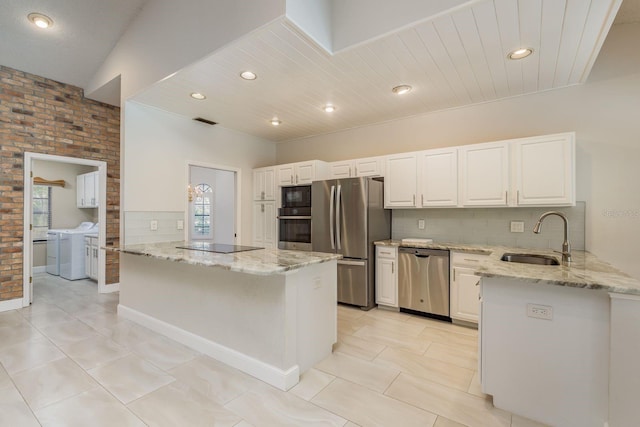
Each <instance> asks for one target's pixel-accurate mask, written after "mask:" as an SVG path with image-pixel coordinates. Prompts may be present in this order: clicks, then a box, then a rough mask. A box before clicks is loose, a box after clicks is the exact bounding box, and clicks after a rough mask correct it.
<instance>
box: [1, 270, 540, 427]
mask: <svg viewBox="0 0 640 427" xmlns="http://www.w3.org/2000/svg"><path fill="white" fill-rule="evenodd" d="M117 303H118V295H117V294H109V295H100V294H98V293H97V288H96V284H95V283H93V282H90V281H84V280H81V281H74V282H69V281H67V280H63V279H60V278H56V277H54V276H50V275H47V274H40V275H37V276H36V278H35V290H34V303H33V304H32V306H31V307H28V308H25V309H22V310H16V311H11V312H5V313H0V364H1V366H0V426H32V425H33V426H38V425H41V426H65V427H68V426H83V427H84V426H88V425H90V426H92V427H95V426H118V427H122V426H145V425H147V426H172V427H174V426H188V427H192V426H237V427H248V426H255V427H259V426H278V427H280V426H346V427H354V426H393V427H395V426H403V427H405V426H419V427H429V426H435V427H460V426H469V427H471V426H507V427H508V426H512V427H536V426H537V427H539V426H540V424H537V423H535V422H532V421H530V420H526V419H523V418H521V417H518V416H516V415H512V414H510V413H507V412H505V411H501V410H498V409H495V408H494V407H493V406H492V404H491V400H490V399H489V398H488V397H487V396H484V395H483V394H482V392H481V390H480V385H479V384H478V375H477V360H478V356H477V346H476V341H477V336H478V334H477V331H476V330H474V329H469V328H464V327H460V326H455V325H451V324H448V323H444V322H438V321H434V320H429V319H426V318H422V317H419V316H411V315H407V314H403V313H395V312H390V311H385V310H379V309H374V310H371V311H369V312H364V311H361V310H359V309H355V308H349V307H344V306H339V308H338V334H339V339H338V343H337V344H336V346H335V350H334V353H333V354H332V355H331V356H329V357H328V358H326V359H325V360H323V361H322V362H320V363H318V364H317V365H316V366H315V367H314V368H313V369H311V370H309V371H308V372H306V373H305V374H304V375H303V376H302V378H301V381H300V383H299V384H298V385H296V386H295V387H294V388H292V389H291V390H289V392H286V393H285V392H282V391H280V390H277V389H275V388H273V387H271V386H269V385H267V384H265V383H263V382H261V381H259V380H256V379H254V378H252V377H250V376H248V375H246V374H244V373H242V372H240V371H237V370H235V369H233V368H230V367H228V366H226V365H224V364H222V363H220V362H217V361H215V360H213V359H211V358H209V357H207V356H204V355H202V354H198V353H196V352H194V351H192V350H191V349H189V348H186V347H184V346H182V345H180V344H178V343H176V342H174V341H171V340H169V339H167V338H165V337H162V336H160V335H158V334H156V333H154V332H152V331H150V330H148V329H145V328H143V327H141V326H138V325H136V324H133V323H131V322H128V321H126V320H123V319H118V317H117V315H116V307H117Z"/></svg>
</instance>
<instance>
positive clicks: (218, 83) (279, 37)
mask: <svg viewBox="0 0 640 427" xmlns="http://www.w3.org/2000/svg"><path fill="white" fill-rule="evenodd" d="M618 5H619V2H618V1H617V0H520V1H516V0H484V1H482V0H481V1H477V0H476V1H470V2H467V4H466V6H464V7H457V8H455V9H452V10H451V12H450V13H444V14H439V15H437V16H436V17H435V18H433V19H430V18H426V19H423V20H421V21H419V22H417V23H415V24H413V25H411V26H409V27H404V28H403V29H401V30H400V31H397V32H395V33H390V34H387V35H385V36H384V37H381V38H376V39H374V40H373V41H372V42H369V43H364V44H358V45H356V46H355V47H353V48H350V49H345V50H342V51H340V52H338V53H336V54H335V55H331V54H329V53H327V52H326V51H325V50H324V49H322V48H320V47H319V46H318V45H316V44H314V43H313V42H311V41H310V38H309V37H307V36H306V34H305V33H304V32H302V31H301V30H300V29H298V28H297V27H296V26H295V25H293V24H292V23H291V22H290V21H288V20H287V19H284V18H283V19H282V20H281V21H279V22H275V23H273V24H272V25H270V26H269V27H268V28H264V29H262V30H261V31H259V32H257V33H254V34H252V35H250V36H248V37H246V38H244V39H242V40H239V41H237V42H236V43H234V44H233V45H232V46H228V47H227V48H225V49H223V50H221V51H219V52H217V53H216V54H215V55H213V56H211V57H209V58H207V59H205V60H203V61H201V62H199V63H198V64H195V65H193V66H191V67H188V68H187V69H185V70H183V71H181V72H179V73H177V74H176V75H174V76H172V77H171V78H169V79H166V80H164V81H162V82H160V83H159V84H157V85H155V86H153V87H151V88H149V89H148V90H146V91H145V92H143V93H142V94H140V95H138V96H136V100H137V101H139V102H142V103H144V104H148V105H152V106H155V107H158V108H161V109H164V110H168V111H173V112H176V113H178V114H182V115H185V116H188V117H198V116H200V117H204V118H206V119H209V120H213V121H215V122H218V123H219V124H220V125H222V126H225V127H228V128H232V129H237V130H240V131H243V132H246V133H249V134H253V135H257V136H260V137H264V138H267V139H270V140H274V141H285V140H292V139H298V138H303V137H306V136H310V135H316V134H323V133H328V132H332V131H336V130H340V129H346V128H352V127H357V126H362V125H366V124H370V123H376V122H382V121H386V120H393V119H397V118H400V117H406V116H410V115H415V114H420V113H424V112H428V111H435V110H441V109H446V108H453V107H458V106H463V105H468V104H474V103H481V102H487V101H492V100H496V99H500V98H505V97H511V96H518V95H522V94H527V93H533V92H537V91H545V90H550V89H556V88H561V87H565V86H568V85H573V84H578V83H582V82H584V81H585V80H586V77H587V76H588V73H589V71H590V70H591V66H592V65H593V62H594V61H595V58H596V56H597V53H598V52H599V50H600V47H601V44H602V42H603V40H604V37H605V36H606V34H607V32H608V30H609V28H610V26H611V24H612V20H613V18H614V16H615V13H616V11H617V7H618ZM521 46H527V47H532V48H533V50H534V55H532V56H530V57H529V58H526V59H523V60H520V61H510V60H507V58H506V56H507V53H508V52H509V51H511V50H513V49H516V48H518V47H521ZM245 69H250V70H252V71H254V72H256V73H257V74H258V76H259V78H258V80H256V81H252V82H248V81H244V80H242V79H240V78H239V77H238V74H239V72H240V71H242V70H245ZM399 84H409V85H411V86H413V91H412V92H410V93H409V94H406V95H403V96H397V95H394V94H392V92H391V88H393V87H394V86H396V85H399ZM191 92H201V93H204V94H206V95H207V99H206V100H204V101H196V100H193V99H191V98H190V97H189V94H190V93H191ZM325 103H332V104H334V105H335V106H336V107H337V110H336V111H335V112H334V113H332V114H327V113H325V112H323V111H322V110H321V107H322V106H323V105H324V104H325ZM275 116H277V117H278V118H279V119H280V120H281V121H282V124H281V125H280V126H278V127H274V126H271V125H270V124H269V121H270V119H271V118H272V117H275Z"/></svg>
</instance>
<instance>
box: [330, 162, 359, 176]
mask: <svg viewBox="0 0 640 427" xmlns="http://www.w3.org/2000/svg"><path fill="white" fill-rule="evenodd" d="M354 176H356V174H355V161H353V160H344V161H340V162H333V163H329V176H328V179H340V178H351V177H354Z"/></svg>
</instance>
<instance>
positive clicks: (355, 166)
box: [354, 166, 358, 176]
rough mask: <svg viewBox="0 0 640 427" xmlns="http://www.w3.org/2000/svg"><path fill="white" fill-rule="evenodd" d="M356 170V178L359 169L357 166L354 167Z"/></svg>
mask: <svg viewBox="0 0 640 427" xmlns="http://www.w3.org/2000/svg"><path fill="white" fill-rule="evenodd" d="M354 169H355V170H356V173H355V175H354V176H358V167H357V166H354Z"/></svg>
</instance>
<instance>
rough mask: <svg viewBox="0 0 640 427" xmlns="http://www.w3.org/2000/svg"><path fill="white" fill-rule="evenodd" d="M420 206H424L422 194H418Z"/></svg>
mask: <svg viewBox="0 0 640 427" xmlns="http://www.w3.org/2000/svg"><path fill="white" fill-rule="evenodd" d="M420 206H424V194H421V195H420Z"/></svg>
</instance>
